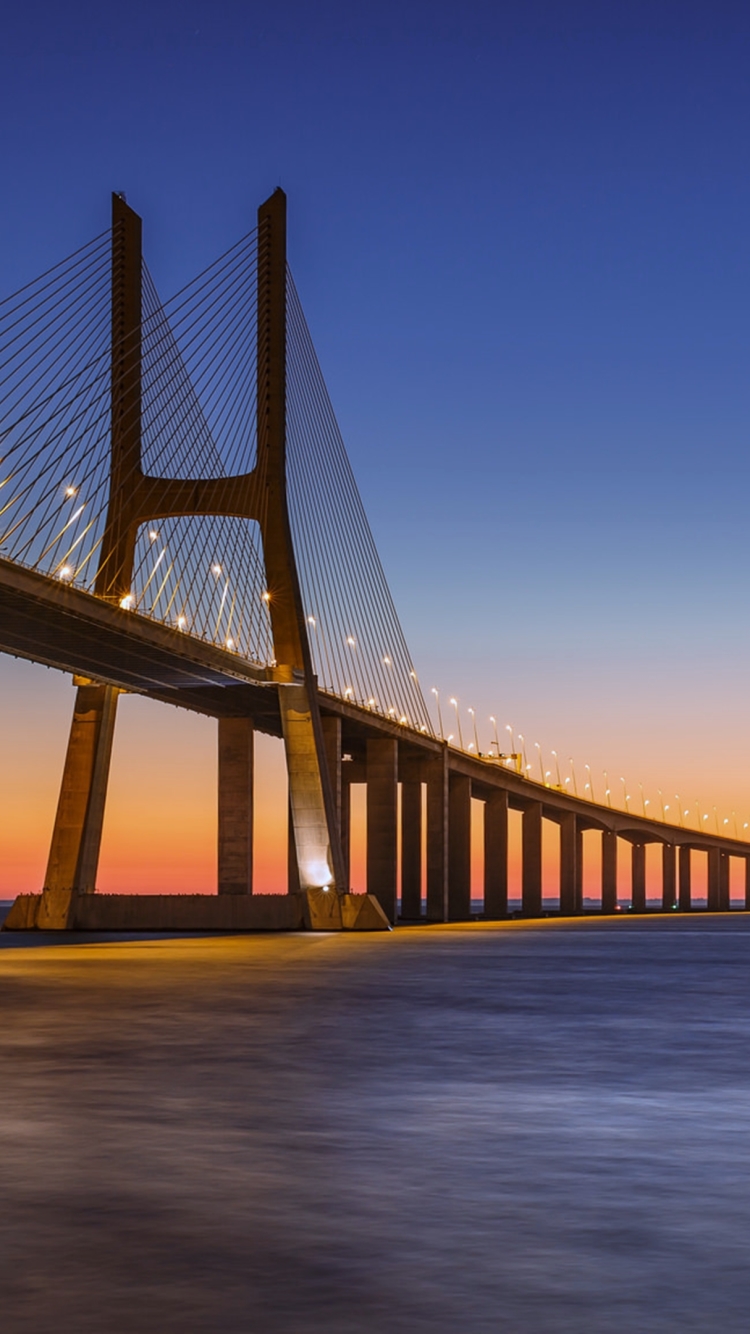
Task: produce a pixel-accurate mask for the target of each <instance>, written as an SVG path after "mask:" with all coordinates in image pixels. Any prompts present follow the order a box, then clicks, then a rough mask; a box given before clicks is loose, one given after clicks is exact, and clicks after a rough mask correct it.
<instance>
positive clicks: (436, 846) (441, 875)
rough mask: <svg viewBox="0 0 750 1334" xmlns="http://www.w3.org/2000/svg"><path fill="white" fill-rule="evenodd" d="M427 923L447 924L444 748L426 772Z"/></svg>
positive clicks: (446, 753)
mask: <svg viewBox="0 0 750 1334" xmlns="http://www.w3.org/2000/svg"><path fill="white" fill-rule="evenodd" d="M427 920H428V921H429V922H447V921H448V747H447V746H443V749H442V752H441V754H440V755H439V756H438V757H436V758H435V759H433V760H431V761H430V762H429V765H428V772H427Z"/></svg>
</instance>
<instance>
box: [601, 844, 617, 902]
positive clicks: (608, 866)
mask: <svg viewBox="0 0 750 1334" xmlns="http://www.w3.org/2000/svg"><path fill="white" fill-rule="evenodd" d="M602 912H603V913H614V912H617V834H616V833H615V831H614V829H605V830H604V831H603V833H602Z"/></svg>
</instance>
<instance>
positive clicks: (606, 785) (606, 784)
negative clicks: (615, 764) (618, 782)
mask: <svg viewBox="0 0 750 1334" xmlns="http://www.w3.org/2000/svg"><path fill="white" fill-rule="evenodd" d="M602 772H603V773H604V795H605V797H606V798H607V805H608V806H611V805H612V790H611V788H610V786H609V778H608V777H607V770H606V769H604V770H603V771H602Z"/></svg>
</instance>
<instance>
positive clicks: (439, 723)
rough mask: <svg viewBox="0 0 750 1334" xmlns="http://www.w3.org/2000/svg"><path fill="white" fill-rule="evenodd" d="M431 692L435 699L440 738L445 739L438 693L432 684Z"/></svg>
mask: <svg viewBox="0 0 750 1334" xmlns="http://www.w3.org/2000/svg"><path fill="white" fill-rule="evenodd" d="M432 693H433V695H434V696H435V699H436V701H437V715H438V727H439V728H440V740H441V741H445V733H444V732H443V715H442V713H441V711H440V694H439V692H438V691H437V690H436V689H435V687H434V686H433V687H432Z"/></svg>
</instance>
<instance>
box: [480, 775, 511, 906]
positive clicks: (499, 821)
mask: <svg viewBox="0 0 750 1334" xmlns="http://www.w3.org/2000/svg"><path fill="white" fill-rule="evenodd" d="M484 915H485V917H488V918H489V919H490V920H491V921H493V922H496V921H498V920H499V919H500V918H502V917H507V915H508V794H507V792H493V793H491V795H490V796H489V797H487V799H486V801H485V803H484Z"/></svg>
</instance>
